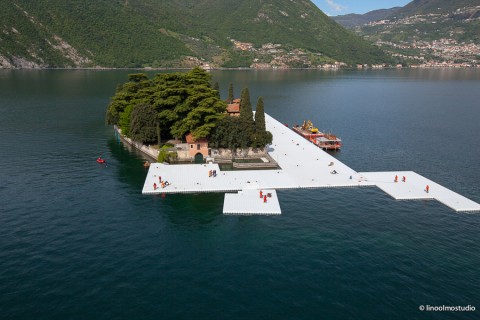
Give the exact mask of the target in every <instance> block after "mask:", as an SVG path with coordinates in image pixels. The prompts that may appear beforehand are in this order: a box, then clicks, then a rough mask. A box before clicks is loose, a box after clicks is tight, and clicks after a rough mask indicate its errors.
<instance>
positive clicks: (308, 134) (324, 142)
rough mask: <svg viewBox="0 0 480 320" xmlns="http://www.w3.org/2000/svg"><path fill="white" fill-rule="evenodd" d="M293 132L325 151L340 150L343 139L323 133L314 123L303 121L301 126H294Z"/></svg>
mask: <svg viewBox="0 0 480 320" xmlns="http://www.w3.org/2000/svg"><path fill="white" fill-rule="evenodd" d="M292 129H293V131H295V132H296V133H298V134H299V135H301V136H302V137H304V138H305V139H307V140H309V141H310V142H312V143H313V144H315V145H316V146H318V147H319V148H322V149H324V150H340V148H341V147H342V139H340V138H339V137H337V136H336V135H334V134H331V133H323V132H321V131H319V130H318V128H316V127H315V126H314V125H313V123H312V121H310V120H308V121H303V124H302V125H301V126H299V125H294V126H293V127H292Z"/></svg>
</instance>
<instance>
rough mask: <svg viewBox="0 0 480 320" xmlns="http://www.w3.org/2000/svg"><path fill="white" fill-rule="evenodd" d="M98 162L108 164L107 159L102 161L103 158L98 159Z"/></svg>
mask: <svg viewBox="0 0 480 320" xmlns="http://www.w3.org/2000/svg"><path fill="white" fill-rule="evenodd" d="M97 162H98V163H106V162H107V161H105V159H102V158H100V157H98V158H97Z"/></svg>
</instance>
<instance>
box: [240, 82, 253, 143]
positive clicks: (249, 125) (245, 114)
mask: <svg viewBox="0 0 480 320" xmlns="http://www.w3.org/2000/svg"><path fill="white" fill-rule="evenodd" d="M240 99H241V100H240V117H239V118H240V123H241V125H242V132H239V134H240V135H241V136H242V139H241V140H242V142H243V143H242V148H246V147H249V146H251V145H252V141H253V139H254V134H255V122H254V120H253V110H252V104H251V103H250V92H249V91H248V88H245V89H243V90H242V96H241V98H240Z"/></svg>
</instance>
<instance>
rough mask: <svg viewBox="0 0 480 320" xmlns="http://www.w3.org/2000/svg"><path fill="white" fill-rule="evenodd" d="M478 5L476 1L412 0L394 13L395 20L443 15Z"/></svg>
mask: <svg viewBox="0 0 480 320" xmlns="http://www.w3.org/2000/svg"><path fill="white" fill-rule="evenodd" d="M478 5H480V1H476V0H414V1H412V2H409V3H408V4H407V5H405V6H404V7H402V8H400V9H399V10H398V11H397V12H395V13H394V14H393V15H392V17H393V16H395V17H396V18H404V17H409V16H413V15H424V14H429V13H430V14H445V13H450V12H453V11H455V10H457V9H459V8H464V7H475V6H478Z"/></svg>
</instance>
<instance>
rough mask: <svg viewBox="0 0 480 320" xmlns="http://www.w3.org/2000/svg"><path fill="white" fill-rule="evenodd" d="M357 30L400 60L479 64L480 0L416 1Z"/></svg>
mask: <svg viewBox="0 0 480 320" xmlns="http://www.w3.org/2000/svg"><path fill="white" fill-rule="evenodd" d="M354 30H355V32H356V33H357V34H359V35H361V36H363V37H364V39H366V40H368V41H371V42H372V43H375V44H376V45H377V46H379V47H380V48H382V49H383V50H385V51H386V52H389V53H390V54H391V55H392V56H393V57H395V59H397V60H398V62H402V63H406V64H412V65H423V66H475V65H477V64H478V63H477V62H478V61H477V60H478V58H479V56H480V0H456V1H450V0H415V1H412V2H410V3H408V4H407V5H406V6H405V7H403V8H400V9H398V10H397V11H395V12H394V13H393V14H391V15H390V16H388V17H386V18H384V19H382V20H378V21H371V22H369V23H367V24H364V25H362V26H358V27H355V28H354Z"/></svg>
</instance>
